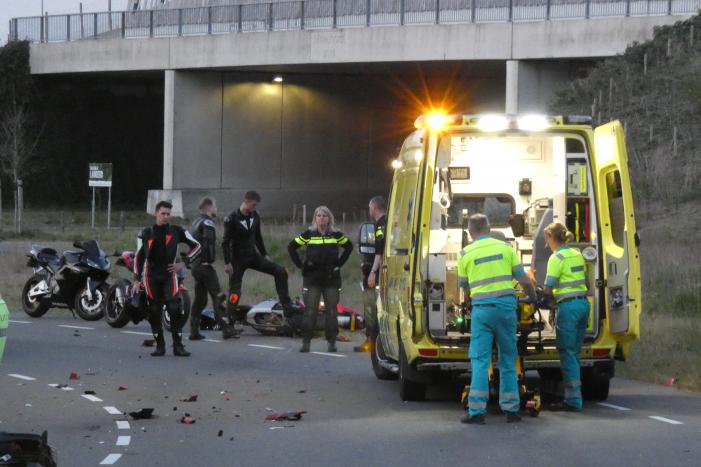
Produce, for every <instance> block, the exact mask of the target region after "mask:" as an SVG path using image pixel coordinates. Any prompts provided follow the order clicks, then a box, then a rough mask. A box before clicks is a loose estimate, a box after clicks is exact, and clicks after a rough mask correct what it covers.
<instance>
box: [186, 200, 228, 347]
mask: <svg viewBox="0 0 701 467" xmlns="http://www.w3.org/2000/svg"><path fill="white" fill-rule="evenodd" d="M199 209H200V215H199V217H198V218H197V219H195V221H194V222H193V223H192V227H191V232H192V236H193V237H195V240H197V241H198V242H199V243H200V245H202V252H201V253H200V254H199V256H198V257H197V258H196V259H195V260H194V261H193V263H192V277H193V278H194V279H195V299H194V300H193V302H192V314H191V315H190V337H189V338H188V339H190V340H191V341H197V340H201V339H204V336H203V335H202V334H201V333H200V318H201V315H202V310H204V307H205V306H206V305H207V294H209V296H210V297H211V298H212V306H213V307H214V317H215V319H216V322H217V324H219V326H220V327H221V330H222V337H223V338H224V339H229V338H232V337H238V334H237V333H236V332H235V331H234V327H233V325H232V324H229V323H227V322H226V321H225V320H224V319H223V317H222V312H223V311H224V309H225V307H226V305H225V301H226V295H224V294H222V291H221V287H220V286H219V277H218V276H217V272H216V271H215V270H214V266H213V264H214V261H215V259H216V243H217V227H216V225H215V223H214V218H215V217H216V216H217V204H216V203H215V202H214V200H213V199H212V198H203V199H202V201H200V206H199Z"/></svg>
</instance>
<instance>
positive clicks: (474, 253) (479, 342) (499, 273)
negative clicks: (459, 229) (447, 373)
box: [458, 214, 536, 425]
mask: <svg viewBox="0 0 701 467" xmlns="http://www.w3.org/2000/svg"><path fill="white" fill-rule="evenodd" d="M467 229H468V231H469V233H470V237H472V240H473V241H472V243H471V244H469V245H467V246H466V247H465V248H464V249H463V250H462V251H461V252H460V259H459V260H458V277H459V281H460V287H462V288H463V289H464V291H465V301H466V302H467V303H468V305H469V304H470V303H471V305H472V320H471V326H470V350H469V358H470V362H471V364H472V381H471V382H470V393H469V395H468V404H469V409H468V414H467V415H465V416H464V417H463V418H462V420H461V421H462V422H463V423H469V424H478V425H483V424H484V423H485V414H486V413H487V400H488V399H489V363H490V360H491V358H492V343H493V341H494V340H496V343H497V348H498V349H499V405H500V406H501V409H502V410H503V411H504V412H505V413H506V421H507V422H518V421H520V420H521V417H520V415H519V414H518V412H519V409H520V405H521V404H520V397H519V390H518V382H517V379H516V358H517V357H518V350H517V347H516V328H517V316H516V306H517V304H516V291H515V290H514V287H513V281H512V279H513V278H515V279H516V280H517V281H518V282H520V283H521V285H522V286H523V288H524V290H525V291H526V293H527V294H528V296H529V297H530V299H531V300H533V303H535V300H536V293H535V288H534V287H533V283H532V282H531V280H530V279H529V278H528V277H527V276H526V274H525V272H524V270H523V265H522V264H521V261H520V260H519V258H518V255H517V254H516V251H514V249H513V247H512V246H511V245H510V244H508V243H506V242H503V241H501V240H496V239H494V238H491V237H490V236H489V232H490V227H489V219H487V216H485V215H484V214H475V215H473V216H471V217H470V219H469V221H468V225H467Z"/></svg>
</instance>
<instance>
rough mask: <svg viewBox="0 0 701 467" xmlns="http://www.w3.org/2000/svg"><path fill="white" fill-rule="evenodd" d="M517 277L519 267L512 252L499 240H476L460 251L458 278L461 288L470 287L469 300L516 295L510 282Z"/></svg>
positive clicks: (521, 270) (521, 272)
mask: <svg viewBox="0 0 701 467" xmlns="http://www.w3.org/2000/svg"><path fill="white" fill-rule="evenodd" d="M521 274H523V266H522V265H521V261H520V260H519V258H518V256H517V255H516V252H515V251H514V249H513V248H512V247H511V245H510V244H508V243H505V242H503V241H501V240H496V239H494V238H491V237H479V238H478V239H477V240H475V241H474V242H472V243H471V244H469V245H467V246H466V247H465V248H464V249H463V250H462V251H461V252H460V259H459V260H458V276H459V277H460V279H461V285H462V286H463V287H464V286H465V285H469V286H470V297H471V298H472V300H473V301H474V300H480V299H483V298H494V297H502V296H505V295H516V291H515V290H514V286H513V281H512V279H513V278H514V277H515V276H519V275H521ZM465 281H467V284H466V283H465Z"/></svg>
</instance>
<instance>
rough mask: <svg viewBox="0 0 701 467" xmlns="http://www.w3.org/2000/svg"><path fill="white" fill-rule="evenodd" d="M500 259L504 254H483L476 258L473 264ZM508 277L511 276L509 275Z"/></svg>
mask: <svg viewBox="0 0 701 467" xmlns="http://www.w3.org/2000/svg"><path fill="white" fill-rule="evenodd" d="M500 259H504V255H502V254H501V253H500V254H498V255H492V256H485V257H484V258H477V259H476V260H475V264H482V263H489V262H491V261H499V260H500ZM509 279H511V278H510V277H509Z"/></svg>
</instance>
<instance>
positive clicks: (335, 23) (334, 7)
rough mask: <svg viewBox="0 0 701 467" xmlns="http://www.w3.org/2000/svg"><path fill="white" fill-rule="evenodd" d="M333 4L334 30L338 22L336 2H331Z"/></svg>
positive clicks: (333, 0) (334, 0)
mask: <svg viewBox="0 0 701 467" xmlns="http://www.w3.org/2000/svg"><path fill="white" fill-rule="evenodd" d="M332 3H333V28H334V29H336V26H338V21H337V19H336V0H332Z"/></svg>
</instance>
